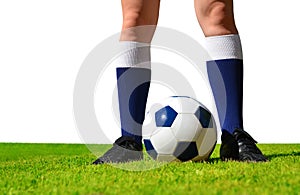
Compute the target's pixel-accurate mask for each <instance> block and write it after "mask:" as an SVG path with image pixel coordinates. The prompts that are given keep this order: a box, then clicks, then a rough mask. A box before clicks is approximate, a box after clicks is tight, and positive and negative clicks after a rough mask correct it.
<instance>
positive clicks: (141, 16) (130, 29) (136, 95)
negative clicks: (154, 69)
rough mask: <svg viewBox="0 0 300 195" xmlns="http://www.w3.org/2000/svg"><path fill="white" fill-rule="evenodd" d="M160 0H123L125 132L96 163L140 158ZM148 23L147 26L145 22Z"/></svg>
mask: <svg viewBox="0 0 300 195" xmlns="http://www.w3.org/2000/svg"><path fill="white" fill-rule="evenodd" d="M159 3H160V0H122V10H123V25H122V32H121V37H120V42H119V45H120V52H121V53H122V55H121V56H120V57H119V58H118V59H117V62H116V63H117V64H116V66H117V67H116V73H117V79H118V80H117V87H118V100H119V111H120V122H121V132H122V136H121V137H120V138H119V139H117V140H116V141H115V143H114V146H113V147H112V148H111V149H110V150H108V151H107V152H106V153H105V154H104V155H103V156H102V157H100V158H99V159H97V160H96V161H95V162H94V164H102V163H109V162H116V163H118V162H127V161H133V160H141V159H142V158H143V155H142V142H141V141H142V123H143V121H144V115H145V108H146V102H147V97H148V91H149V87H150V78H151V62H150V42H151V40H152V37H153V34H154V31H155V26H156V24H157V20H158V14H159ZM145 25H147V26H145Z"/></svg>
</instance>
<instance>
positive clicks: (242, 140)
mask: <svg viewBox="0 0 300 195" xmlns="http://www.w3.org/2000/svg"><path fill="white" fill-rule="evenodd" d="M221 140H222V144H221V148H220V157H221V159H222V160H238V161H246V162H266V161H268V159H267V158H266V157H265V156H264V155H263V154H262V152H261V151H260V150H259V148H258V147H257V146H256V143H257V142H256V141H255V140H254V139H253V138H252V137H251V136H250V135H249V134H248V133H247V132H246V131H244V130H243V129H235V131H234V132H233V134H232V135H231V134H230V133H228V132H227V131H226V130H225V131H223V132H222V136H221Z"/></svg>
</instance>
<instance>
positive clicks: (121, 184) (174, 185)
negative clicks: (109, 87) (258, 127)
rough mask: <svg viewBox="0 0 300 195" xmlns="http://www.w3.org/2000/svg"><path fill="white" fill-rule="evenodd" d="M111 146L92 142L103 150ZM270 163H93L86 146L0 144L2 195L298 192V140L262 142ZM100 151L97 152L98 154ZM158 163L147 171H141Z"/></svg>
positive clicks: (299, 163)
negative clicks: (284, 142) (94, 164)
mask: <svg viewBox="0 0 300 195" xmlns="http://www.w3.org/2000/svg"><path fill="white" fill-rule="evenodd" d="M109 147H110V146H109V145H100V146H99V145H98V146H89V148H93V149H94V150H97V151H99V155H100V154H103V153H104V152H105V151H106V150H107V149H108V148H109ZM259 147H260V148H261V149H262V150H263V151H264V153H265V154H266V155H267V156H268V158H269V159H270V162H267V163H241V162H221V161H220V159H219V158H218V153H219V145H217V147H216V149H215V151H214V153H213V155H212V158H211V160H210V162H206V163H192V162H186V163H169V164H162V163H157V162H154V161H151V160H144V161H141V162H134V163H127V164H123V165H119V166H122V168H123V169H120V167H115V166H111V165H101V166H92V165H90V163H91V162H92V161H93V160H94V159H95V158H96V157H95V155H94V154H93V153H91V152H90V150H88V149H87V147H86V146H85V145H72V144H8V143H3V144H0V154H1V155H0V194H300V144H286V145H284V144H265V145H259ZM97 155H98V154H97ZM145 167H146V168H151V167H157V168H155V169H150V170H145V171H128V170H125V169H142V168H145Z"/></svg>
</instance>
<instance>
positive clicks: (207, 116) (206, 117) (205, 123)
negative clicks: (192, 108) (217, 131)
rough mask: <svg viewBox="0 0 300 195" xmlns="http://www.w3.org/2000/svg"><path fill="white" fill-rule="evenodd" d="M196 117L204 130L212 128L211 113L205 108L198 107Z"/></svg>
mask: <svg viewBox="0 0 300 195" xmlns="http://www.w3.org/2000/svg"><path fill="white" fill-rule="evenodd" d="M195 116H196V117H197V118H198V120H199V122H200V123H201V125H202V127H203V128H212V127H213V122H212V120H211V118H212V117H211V113H210V112H208V111H207V110H206V109H205V108H203V107H201V106H198V108H197V110H196V112H195Z"/></svg>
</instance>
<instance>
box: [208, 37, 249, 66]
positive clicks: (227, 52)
mask: <svg viewBox="0 0 300 195" xmlns="http://www.w3.org/2000/svg"><path fill="white" fill-rule="evenodd" d="M205 45H206V49H207V52H208V54H209V55H210V57H211V58H212V60H221V59H243V52H242V45H241V40H240V36H239V35H238V34H230V35H221V36H212V37H206V40H205Z"/></svg>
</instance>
